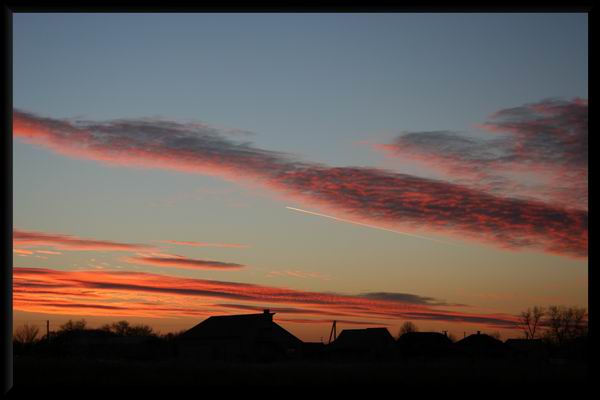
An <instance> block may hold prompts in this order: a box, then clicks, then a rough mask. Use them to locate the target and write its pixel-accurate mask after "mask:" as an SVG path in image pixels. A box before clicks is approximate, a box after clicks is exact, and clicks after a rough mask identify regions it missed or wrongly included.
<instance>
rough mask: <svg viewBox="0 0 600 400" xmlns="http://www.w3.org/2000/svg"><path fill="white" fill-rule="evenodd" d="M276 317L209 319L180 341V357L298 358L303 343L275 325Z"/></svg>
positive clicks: (228, 358) (223, 317)
mask: <svg viewBox="0 0 600 400" xmlns="http://www.w3.org/2000/svg"><path fill="white" fill-rule="evenodd" d="M273 314H274V313H271V312H269V310H264V312H263V313H261V314H247V315H230V316H215V317H210V318H208V319H206V320H204V321H203V322H201V323H199V324H198V325H196V326H194V327H193V328H191V329H190V330H188V331H186V332H184V333H183V334H181V336H180V337H179V338H178V339H177V342H178V343H177V349H178V354H179V356H180V357H184V358H192V359H196V360H224V361H273V360H280V359H284V358H289V357H296V356H297V355H298V353H299V352H300V349H301V346H302V341H301V340H300V339H298V338H297V337H295V336H294V335H292V334H291V333H289V332H288V331H286V330H285V329H283V328H282V327H281V326H279V325H277V324H276V323H275V322H273Z"/></svg>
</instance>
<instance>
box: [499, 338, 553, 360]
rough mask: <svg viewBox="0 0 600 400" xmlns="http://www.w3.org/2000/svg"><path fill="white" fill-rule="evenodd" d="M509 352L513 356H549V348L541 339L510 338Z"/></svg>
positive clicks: (521, 357) (528, 357)
mask: <svg viewBox="0 0 600 400" xmlns="http://www.w3.org/2000/svg"><path fill="white" fill-rule="evenodd" d="M505 343H506V347H507V350H508V353H509V355H510V356H511V357H513V358H519V359H543V358H546V357H548V350H547V348H546V346H545V345H544V342H543V341H542V340H541V339H508V340H506V342H505Z"/></svg>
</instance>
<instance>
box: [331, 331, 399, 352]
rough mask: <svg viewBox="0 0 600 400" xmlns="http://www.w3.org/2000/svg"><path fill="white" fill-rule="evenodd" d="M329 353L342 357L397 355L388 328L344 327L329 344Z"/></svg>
mask: <svg viewBox="0 0 600 400" xmlns="http://www.w3.org/2000/svg"><path fill="white" fill-rule="evenodd" d="M328 350H329V353H330V354H331V355H332V356H333V357H335V358H342V359H386V358H392V357H393V356H394V355H395V350H396V349H395V341H394V338H393V337H392V335H391V334H390V332H389V331H388V330H387V328H366V329H344V330H343V331H342V333H340V335H339V336H338V338H337V339H336V340H335V341H334V342H333V343H331V344H330V345H329V349H328Z"/></svg>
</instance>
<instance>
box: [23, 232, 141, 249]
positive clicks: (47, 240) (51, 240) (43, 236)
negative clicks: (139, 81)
mask: <svg viewBox="0 0 600 400" xmlns="http://www.w3.org/2000/svg"><path fill="white" fill-rule="evenodd" d="M13 246H19V247H33V246H49V247H54V248H57V249H63V250H78V251H88V250H91V251H139V250H148V249H152V247H151V246H147V245H143V244H131V243H119V242H112V241H108V240H94V239H82V238H78V237H76V236H71V235H63V234H60V233H46V232H37V231H24V230H18V229H16V230H14V231H13ZM36 252H38V253H45V254H60V253H57V252H48V251H46V252H44V251H41V250H36Z"/></svg>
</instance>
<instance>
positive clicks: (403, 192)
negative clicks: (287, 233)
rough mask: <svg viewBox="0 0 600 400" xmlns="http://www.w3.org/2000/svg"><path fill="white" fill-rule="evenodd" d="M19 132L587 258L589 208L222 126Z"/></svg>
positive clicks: (339, 209)
mask: <svg viewBox="0 0 600 400" xmlns="http://www.w3.org/2000/svg"><path fill="white" fill-rule="evenodd" d="M13 116H14V120H13V126H14V134H15V135H16V136H18V137H20V138H22V139H24V140H26V141H27V142H29V143H32V144H36V145H41V146H44V147H47V148H49V149H52V150H54V151H56V152H59V153H61V154H65V155H69V156H73V157H79V158H86V159H93V160H97V161H100V162H104V163H108V164H111V165H120V166H135V167H146V168H163V169H171V170H178V171H184V172H191V173H199V174H210V175H218V176H221V177H224V178H226V179H230V180H233V181H237V180H240V179H244V180H245V181H251V182H258V183H261V184H264V185H266V186H267V187H269V188H271V189H272V190H274V191H275V192H277V193H280V194H283V195H285V196H289V197H291V198H293V199H295V200H298V201H301V202H308V203H311V204H316V205H318V206H321V207H323V208H325V209H328V210H331V212H335V213H337V214H338V215H345V216H348V217H351V218H353V219H355V220H361V221H363V222H373V221H375V222H377V223H378V224H381V225H386V226H388V227H396V226H398V225H400V226H402V229H409V230H419V231H432V232H439V233H443V234H449V235H455V236H459V237H463V238H467V239H471V240H475V241H479V242H484V243H488V244H494V245H497V246H501V247H504V248H510V249H523V248H531V249H538V250H542V251H546V252H551V253H556V254H562V255H569V256H574V257H585V256H587V242H588V238H587V237H588V236H587V232H588V227H587V211H585V210H580V209H567V208H565V207H563V206H557V205H552V204H547V203H543V202H539V201H534V200H527V199H519V198H509V197H503V196H498V195H494V194H490V193H487V192H485V191H481V190H477V189H473V188H469V187H465V186H462V185H457V184H454V183H448V182H443V181H437V180H432V179H426V178H422V177H417V176H411V175H407V174H399V173H392V172H389V171H385V170H380V169H374V168H355V167H345V168H344V167H339V168H334V167H329V166H325V165H321V164H316V163H306V162H300V161H297V160H295V159H294V158H293V157H292V156H290V155H288V154H285V153H280V152H273V151H267V150H263V149H260V148H256V147H253V146H252V145H250V144H249V143H239V142H234V141H232V140H231V139H230V138H228V137H226V135H224V134H222V132H221V131H220V130H218V129H216V128H212V127H210V126H208V125H204V124H181V123H176V122H171V121H165V120H153V119H139V120H115V121H109V122H104V123H97V122H90V121H68V120H58V119H52V118H43V117H40V116H37V115H34V114H31V113H27V112H24V111H19V110H15V111H14V114H13Z"/></svg>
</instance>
